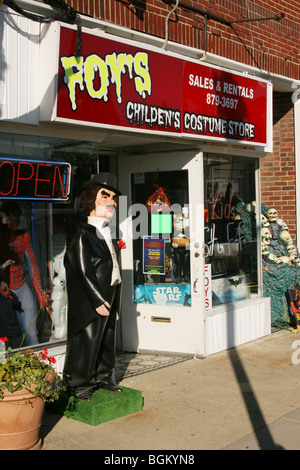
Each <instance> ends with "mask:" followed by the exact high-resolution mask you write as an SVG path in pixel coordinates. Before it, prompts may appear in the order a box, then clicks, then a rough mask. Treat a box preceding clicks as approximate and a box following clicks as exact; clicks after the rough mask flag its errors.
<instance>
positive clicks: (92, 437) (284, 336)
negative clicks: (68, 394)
mask: <svg viewBox="0 0 300 470" xmlns="http://www.w3.org/2000/svg"><path fill="white" fill-rule="evenodd" d="M298 351H299V354H298ZM149 360H151V356H149ZM298 363H299V364H298ZM120 384H121V385H123V386H125V387H129V388H134V389H137V390H140V391H141V392H142V394H143V397H144V408H143V410H142V411H139V412H137V413H134V414H131V415H128V416H125V417H122V418H119V419H116V420H113V421H109V422H106V423H103V424H100V425H98V426H91V425H88V424H84V423H81V422H79V421H75V420H73V419H69V418H66V417H61V416H58V415H56V414H53V413H52V412H49V411H46V412H45V414H44V419H43V424H42V428H41V435H42V438H43V440H44V443H43V447H42V449H43V450H105V451H109V450H111V451H113V450H115V451H122V450H129V451H130V450H156V451H159V450H161V451H163V450H172V451H174V450H178V451H179V450H181V451H187V450H222V449H227V450H240V449H245V450H273V449H278V450H300V393H299V392H300V333H299V334H296V335H295V334H292V333H291V330H279V331H277V332H275V333H272V334H271V335H269V336H266V337H264V338H261V339H259V340H256V341H253V342H251V343H247V344H245V345H242V346H239V347H237V348H235V349H231V350H228V351H224V352H221V353H217V354H215V355H213V356H210V357H207V358H206V359H188V360H185V361H182V362H179V363H177V364H174V365H171V366H169V367H164V368H160V369H157V370H153V371H150V372H146V373H144V374H140V375H136V376H131V377H128V378H125V379H123V380H122V381H121V382H120Z"/></svg>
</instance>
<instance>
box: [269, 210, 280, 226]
mask: <svg viewBox="0 0 300 470" xmlns="http://www.w3.org/2000/svg"><path fill="white" fill-rule="evenodd" d="M268 218H269V221H270V222H271V223H272V222H277V220H278V212H277V210H276V209H274V208H272V209H269V210H268Z"/></svg>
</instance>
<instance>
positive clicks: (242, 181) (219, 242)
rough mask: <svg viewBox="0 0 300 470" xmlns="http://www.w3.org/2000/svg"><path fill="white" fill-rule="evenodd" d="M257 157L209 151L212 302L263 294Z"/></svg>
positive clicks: (208, 248)
mask: <svg viewBox="0 0 300 470" xmlns="http://www.w3.org/2000/svg"><path fill="white" fill-rule="evenodd" d="M256 165H257V163H256V161H255V160H253V159H251V158H246V157H236V156H223V155H222V156H221V155H213V154H207V155H206V156H205V159H204V181H205V188H204V189H205V196H204V197H205V227H204V232H205V256H206V258H205V262H206V265H207V266H210V270H209V271H210V276H211V279H210V281H211V282H210V287H211V296H212V297H211V305H212V307H214V306H217V305H220V304H226V303H230V302H235V301H238V300H244V299H248V298H255V297H257V296H258V292H259V286H258V271H257V266H258V264H257V257H258V249H257V248H258V241H257V230H256V227H257V220H256V185H255V172H256Z"/></svg>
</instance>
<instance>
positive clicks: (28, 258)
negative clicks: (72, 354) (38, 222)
mask: <svg viewBox="0 0 300 470" xmlns="http://www.w3.org/2000/svg"><path fill="white" fill-rule="evenodd" d="M21 215H22V211H21V208H20V206H19V204H18V203H17V202H16V201H4V202H2V204H1V207H0V216H1V218H2V224H4V225H6V226H7V234H8V250H9V254H8V257H9V259H11V260H13V263H12V264H10V265H9V272H8V286H9V288H10V289H11V291H12V292H13V293H14V294H15V295H16V296H17V298H18V299H19V301H20V302H21V305H22V311H20V310H16V315H17V319H18V323H19V326H20V330H21V333H22V334H23V335H25V333H26V336H25V339H24V342H23V345H24V346H31V345H34V344H38V343H39V340H38V335H37V327H36V319H35V317H36V315H37V307H36V302H35V299H34V296H33V293H32V290H31V289H30V287H29V285H28V283H27V281H26V279H25V275H24V272H23V270H22V262H23V261H25V262H26V264H27V268H28V272H29V277H30V281H31V284H32V287H33V289H34V291H35V293H36V295H37V299H38V303H39V305H40V307H41V308H47V307H49V305H50V302H51V299H50V298H49V297H48V296H47V295H46V294H45V293H44V292H43V289H42V287H41V281H40V274H39V270H38V267H37V263H36V259H35V255H34V252H33V249H32V245H31V240H30V236H29V233H28V232H26V231H25V230H18V225H19V223H20V219H21ZM34 319H35V320H34Z"/></svg>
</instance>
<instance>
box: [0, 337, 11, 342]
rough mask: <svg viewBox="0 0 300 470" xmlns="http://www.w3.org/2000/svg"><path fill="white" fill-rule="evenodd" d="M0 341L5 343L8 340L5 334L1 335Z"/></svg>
mask: <svg viewBox="0 0 300 470" xmlns="http://www.w3.org/2000/svg"><path fill="white" fill-rule="evenodd" d="M0 341H3V343H7V342H8V341H9V340H8V338H6V336H3V338H0Z"/></svg>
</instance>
